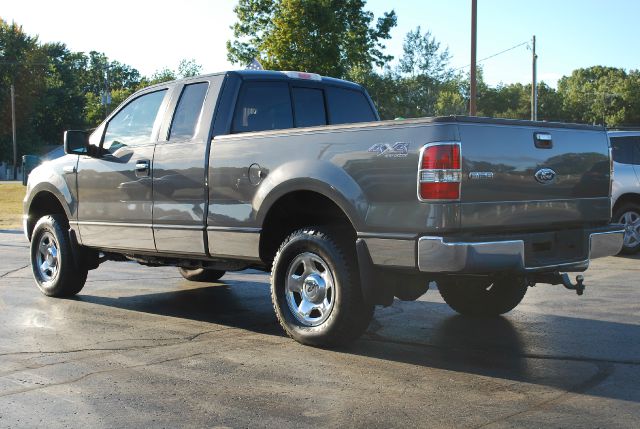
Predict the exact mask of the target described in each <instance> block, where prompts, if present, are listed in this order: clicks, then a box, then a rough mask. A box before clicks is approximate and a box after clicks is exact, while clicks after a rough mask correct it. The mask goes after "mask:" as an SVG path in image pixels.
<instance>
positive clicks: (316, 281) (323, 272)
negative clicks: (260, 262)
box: [285, 252, 335, 326]
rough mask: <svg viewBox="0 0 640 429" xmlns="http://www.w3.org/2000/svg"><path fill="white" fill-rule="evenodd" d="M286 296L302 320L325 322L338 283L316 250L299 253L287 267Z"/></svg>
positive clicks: (316, 322)
mask: <svg viewBox="0 0 640 429" xmlns="http://www.w3.org/2000/svg"><path fill="white" fill-rule="evenodd" d="M285 296H286V298H287V305H288V306H289V310H291V313H292V314H293V316H294V317H295V318H296V320H298V321H299V322H300V323H302V324H303V325H305V326H319V325H321V324H323V323H324V322H325V321H326V320H327V318H328V317H329V315H330V314H331V310H333V305H334V303H335V283H334V280H333V275H332V274H331V270H329V266H328V265H327V263H326V262H325V261H324V260H323V259H322V258H321V257H320V256H318V255H316V254H315V253H309V252H305V253H301V254H300V255H298V256H296V257H295V258H294V259H293V261H291V263H290V264H289V268H288V269H287V278H286V284H285Z"/></svg>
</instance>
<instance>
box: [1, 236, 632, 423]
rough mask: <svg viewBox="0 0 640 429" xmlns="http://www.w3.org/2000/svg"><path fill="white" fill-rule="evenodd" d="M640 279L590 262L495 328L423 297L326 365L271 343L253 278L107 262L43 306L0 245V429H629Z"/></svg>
mask: <svg viewBox="0 0 640 429" xmlns="http://www.w3.org/2000/svg"><path fill="white" fill-rule="evenodd" d="M639 262H640V261H639V260H638V259H634V258H606V259H603V260H598V261H596V262H595V263H593V265H592V268H591V269H590V270H589V271H588V272H587V274H586V282H585V283H586V284H587V291H586V294H585V296H584V297H582V298H578V297H577V296H576V295H575V294H574V293H573V292H570V291H566V290H564V289H562V288H561V287H559V286H547V285H541V286H538V287H535V288H532V289H530V290H529V293H528V294H527V296H526V297H525V300H524V302H523V303H522V304H521V305H520V306H519V307H518V308H517V309H516V310H514V311H513V312H511V313H510V314H509V315H508V316H507V317H504V318H500V319H497V320H491V321H479V320H468V319H465V318H463V317H460V316H456V315H455V314H454V313H453V311H451V310H450V309H449V308H448V307H447V306H446V305H445V304H444V303H443V302H442V300H441V299H440V297H439V295H438V293H437V291H433V290H432V291H429V292H428V293H427V294H426V295H425V296H423V297H422V298H421V299H420V300H419V301H416V302H407V303H400V302H396V303H395V304H394V305H393V306H392V307H390V308H387V309H379V310H377V311H376V314H375V320H374V321H373V323H372V325H371V327H370V329H369V331H368V332H367V334H366V335H365V336H364V338H362V339H361V340H360V341H358V342H357V343H356V344H354V345H353V346H351V347H349V348H348V349H345V350H340V351H330V350H320V349H314V348H310V347H304V346H301V345H299V344H297V343H295V342H294V341H292V340H290V339H288V338H286V337H284V336H283V334H282V333H281V331H280V329H279V327H278V326H277V324H276V321H275V318H274V316H273V314H272V309H271V305H270V301H269V295H268V277H267V275H265V274H263V273H259V272H255V271H245V272H242V273H232V274H228V275H227V276H225V277H223V283H220V284H214V285H207V284H198V283H191V282H188V281H185V280H183V279H182V278H181V277H180V276H179V275H178V273H177V271H176V270H175V269H172V268H145V267H141V266H138V265H136V264H128V263H125V264H123V263H120V264H116V263H107V264H104V265H102V266H101V267H100V268H99V269H98V270H97V271H93V272H91V273H90V274H89V280H88V283H87V285H86V286H85V288H84V290H83V291H82V292H81V294H80V295H79V296H78V297H77V298H75V299H68V300H61V299H52V298H46V297H45V296H43V295H41V294H40V293H39V292H38V291H37V289H36V287H35V285H34V284H33V280H32V279H31V272H30V268H29V267H28V266H27V264H28V256H27V243H26V241H25V240H24V238H23V237H22V236H21V235H19V234H15V233H0V427H36V426H41V427H47V428H53V427H91V428H103V427H125V426H127V427H149V426H157V427H204V426H206V427H215V426H222V427H224V426H230V427H263V426H269V427H309V426H332V427H336V426H342V427H363V426H367V427H392V426H393V427H410V426H411V427H485V426H486V427H514V426H517V427H522V426H528V427H580V428H585V427H607V428H615V427H626V428H630V427H638V425H639V422H640V299H639V297H638V291H640V264H639Z"/></svg>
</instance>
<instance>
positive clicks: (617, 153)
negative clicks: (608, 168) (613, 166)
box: [611, 137, 640, 164]
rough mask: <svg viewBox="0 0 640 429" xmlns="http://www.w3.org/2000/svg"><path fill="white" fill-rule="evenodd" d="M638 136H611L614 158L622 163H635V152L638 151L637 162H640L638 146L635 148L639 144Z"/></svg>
mask: <svg viewBox="0 0 640 429" xmlns="http://www.w3.org/2000/svg"><path fill="white" fill-rule="evenodd" d="M636 139H637V138H636V137H611V152H612V155H613V160H614V161H615V162H619V163H620V164H634V152H636V155H635V158H636V160H635V161H636V163H640V157H638V154H637V151H638V148H636V149H635V150H634V146H638V143H640V142H638V141H636Z"/></svg>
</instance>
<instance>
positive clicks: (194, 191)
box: [153, 75, 224, 255]
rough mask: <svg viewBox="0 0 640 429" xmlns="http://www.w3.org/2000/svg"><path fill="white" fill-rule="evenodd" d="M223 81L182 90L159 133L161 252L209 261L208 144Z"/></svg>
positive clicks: (156, 206)
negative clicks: (207, 259) (207, 251)
mask: <svg viewBox="0 0 640 429" xmlns="http://www.w3.org/2000/svg"><path fill="white" fill-rule="evenodd" d="M223 79H224V76H222V75H221V76H213V77H212V78H210V80H207V81H202V82H193V83H189V84H186V85H184V86H183V87H182V88H181V89H180V90H179V93H180V97H179V98H178V101H177V103H172V104H176V107H175V109H173V108H171V109H170V111H174V110H175V112H174V113H173V116H172V117H171V121H170V124H169V126H168V129H166V130H165V129H164V128H165V127H163V129H162V130H161V133H160V134H161V136H160V138H159V139H158V143H157V145H156V152H155V157H154V173H153V230H154V237H155V241H156V249H157V250H158V251H159V252H167V253H180V254H185V253H189V254H193V255H206V249H205V241H204V228H205V219H206V215H205V212H206V210H207V201H208V191H207V186H206V185H207V184H206V180H205V179H206V164H207V162H206V161H207V143H208V140H209V131H210V128H211V122H212V118H213V113H214V110H215V105H216V101H217V99H218V94H219V90H220V86H221V84H222V81H223Z"/></svg>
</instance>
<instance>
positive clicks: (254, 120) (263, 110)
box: [231, 82, 293, 133]
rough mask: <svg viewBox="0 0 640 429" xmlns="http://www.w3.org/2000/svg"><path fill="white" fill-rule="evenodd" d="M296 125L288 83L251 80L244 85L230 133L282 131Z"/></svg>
mask: <svg viewBox="0 0 640 429" xmlns="http://www.w3.org/2000/svg"><path fill="white" fill-rule="evenodd" d="M292 127H293V113H292V111H291V97H290V96H289V85H288V84H287V83H285V82H248V83H245V84H244V85H243V86H242V89H241V90H240V95H239V97H238V103H237V105H236V111H235V114H234V117H233V124H232V126H231V132H233V133H245V132H250V131H265V130H279V129H285V128H292Z"/></svg>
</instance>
